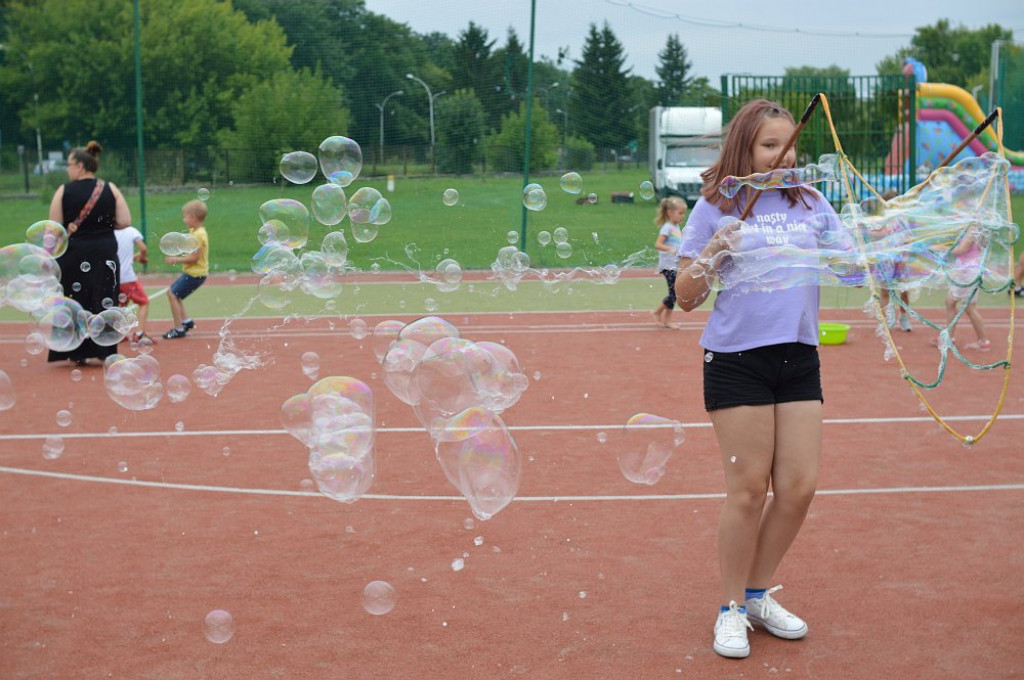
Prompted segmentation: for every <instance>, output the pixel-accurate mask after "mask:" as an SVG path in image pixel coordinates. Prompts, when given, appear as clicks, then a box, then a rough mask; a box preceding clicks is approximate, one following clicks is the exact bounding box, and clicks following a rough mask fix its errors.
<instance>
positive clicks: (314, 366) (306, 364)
mask: <svg viewBox="0 0 1024 680" xmlns="http://www.w3.org/2000/svg"><path fill="white" fill-rule="evenodd" d="M299 361H300V363H301V364H302V374H303V375H305V376H306V377H307V378H309V379H311V380H316V379H317V377H319V375H320V355H319V354H317V353H316V352H303V353H302V356H301V357H300V358H299Z"/></svg>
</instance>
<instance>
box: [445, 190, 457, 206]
mask: <svg viewBox="0 0 1024 680" xmlns="http://www.w3.org/2000/svg"><path fill="white" fill-rule="evenodd" d="M441 201H442V202H443V203H444V204H445V205H446V206H448V207H451V206H453V205H455V204H456V203H458V202H459V192H458V191H457V190H456V189H445V190H444V193H443V194H442V195H441Z"/></svg>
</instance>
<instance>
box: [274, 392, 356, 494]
mask: <svg viewBox="0 0 1024 680" xmlns="http://www.w3.org/2000/svg"><path fill="white" fill-rule="evenodd" d="M373 408H374V407H373V392H372V390H371V389H370V387H369V386H368V385H367V384H366V383H364V382H362V381H361V380H357V379H356V378H351V377H347V376H330V377H327V378H323V379H322V380H318V381H317V382H315V383H314V384H313V385H312V386H311V387H310V388H309V389H308V390H306V391H305V392H303V393H301V394H296V395H295V396H293V397H290V398H289V399H288V400H286V401H285V402H284V403H283V404H282V405H281V423H282V424H283V425H284V428H285V429H286V430H287V431H288V433H289V434H291V435H292V436H293V437H295V438H296V439H298V440H299V441H300V442H302V443H303V444H304V445H305V446H306V448H307V450H308V453H309V455H308V465H309V472H310V474H311V475H312V477H313V480H314V481H315V482H316V485H317V487H318V488H319V489H320V492H321V493H323V494H324V495H325V496H328V497H329V498H332V499H334V500H336V501H341V502H343V503H352V502H354V501H356V500H358V499H359V497H360V496H362V495H363V494H364V493H366V491H367V490H368V489H369V488H370V486H371V485H372V484H373V478H374V475H375V474H376V465H375V461H374V451H373V446H374V438H375V436H376V426H375V423H374V411H373Z"/></svg>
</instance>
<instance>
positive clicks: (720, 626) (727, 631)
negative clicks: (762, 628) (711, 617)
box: [714, 601, 753, 659]
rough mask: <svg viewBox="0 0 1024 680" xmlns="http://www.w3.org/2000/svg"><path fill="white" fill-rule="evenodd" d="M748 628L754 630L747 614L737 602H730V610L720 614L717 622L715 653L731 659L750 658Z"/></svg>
mask: <svg viewBox="0 0 1024 680" xmlns="http://www.w3.org/2000/svg"><path fill="white" fill-rule="evenodd" d="M748 628H749V629H750V630H753V627H752V626H751V625H750V621H747V615H746V613H745V612H744V611H743V610H741V609H740V608H739V607H738V606H736V602H735V601H731V602H729V608H728V609H726V610H724V611H722V612H720V613H719V614H718V620H717V621H716V622H715V645H714V647H715V651H716V652H718V653H719V654H721V655H722V656H727V657H729V658H731V659H743V658H746V657H747V656H750V642H748V641H747V629H748Z"/></svg>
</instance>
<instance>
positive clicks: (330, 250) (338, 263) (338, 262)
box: [320, 230, 348, 267]
mask: <svg viewBox="0 0 1024 680" xmlns="http://www.w3.org/2000/svg"><path fill="white" fill-rule="evenodd" d="M320 252H321V253H323V254H324V259H325V260H326V261H327V264H329V265H331V266H332V267H344V266H345V262H346V261H348V241H346V240H345V232H343V231H340V230H339V231H331V232H328V233H327V234H325V235H324V240H323V241H322V242H321V243H320Z"/></svg>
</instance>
